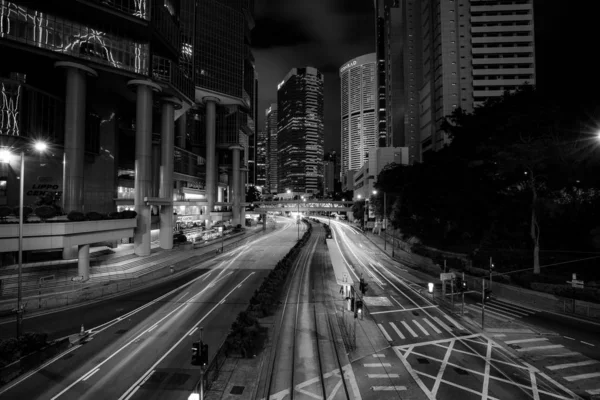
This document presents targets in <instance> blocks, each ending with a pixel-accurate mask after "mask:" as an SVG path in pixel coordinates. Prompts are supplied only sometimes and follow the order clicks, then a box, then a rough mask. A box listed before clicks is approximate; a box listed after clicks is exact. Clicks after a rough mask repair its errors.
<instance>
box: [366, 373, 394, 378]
mask: <svg viewBox="0 0 600 400" xmlns="http://www.w3.org/2000/svg"><path fill="white" fill-rule="evenodd" d="M399 377H400V375H398V374H367V378H372V379H376V378H399Z"/></svg>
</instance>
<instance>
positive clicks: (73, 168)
mask: <svg viewBox="0 0 600 400" xmlns="http://www.w3.org/2000/svg"><path fill="white" fill-rule="evenodd" d="M54 66H55V67H57V68H66V70H67V87H66V93H65V94H66V95H65V140H64V143H65V144H64V155H63V193H62V207H63V210H64V211H65V212H66V213H68V212H70V211H73V210H77V211H82V212H85V211H90V210H85V206H84V196H83V193H84V190H83V160H84V156H85V106H86V99H87V85H86V84H87V82H86V75H90V76H94V77H96V76H98V74H97V73H96V71H94V70H93V69H91V68H89V67H86V66H85V65H82V64H77V63H74V62H69V61H60V62H56V63H54ZM75 258H77V246H71V247H65V248H64V249H63V259H64V260H70V259H75Z"/></svg>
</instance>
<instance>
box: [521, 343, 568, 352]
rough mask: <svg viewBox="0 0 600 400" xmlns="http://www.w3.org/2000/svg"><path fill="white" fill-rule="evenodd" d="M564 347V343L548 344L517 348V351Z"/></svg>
mask: <svg viewBox="0 0 600 400" xmlns="http://www.w3.org/2000/svg"><path fill="white" fill-rule="evenodd" d="M562 347H563V345H562V344H551V345H548V346H534V347H525V348H522V349H517V351H537V350H548V349H560V348H562Z"/></svg>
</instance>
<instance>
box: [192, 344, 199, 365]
mask: <svg viewBox="0 0 600 400" xmlns="http://www.w3.org/2000/svg"><path fill="white" fill-rule="evenodd" d="M192 365H201V364H200V342H194V343H192Z"/></svg>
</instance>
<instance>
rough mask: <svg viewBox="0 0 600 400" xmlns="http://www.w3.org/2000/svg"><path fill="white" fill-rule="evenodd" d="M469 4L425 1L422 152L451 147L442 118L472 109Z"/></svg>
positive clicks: (457, 0) (421, 94) (458, 0)
mask: <svg viewBox="0 0 600 400" xmlns="http://www.w3.org/2000/svg"><path fill="white" fill-rule="evenodd" d="M469 3H470V2H469V0H455V1H449V0H422V1H421V21H422V27H421V29H422V31H421V33H422V40H423V43H422V48H423V59H422V60H423V71H422V73H423V83H422V87H421V92H420V96H419V97H420V99H421V100H420V102H421V120H420V125H421V127H420V129H421V151H422V157H425V156H426V154H427V152H428V151H436V150H439V149H441V148H442V147H443V146H444V145H446V144H448V143H449V139H448V137H447V135H446V134H445V133H444V132H442V131H441V130H440V124H441V122H442V121H443V118H444V117H445V116H447V115H450V114H451V113H452V112H453V111H454V110H455V109H456V108H457V107H461V108H463V109H466V110H470V109H471V107H472V100H471V97H470V96H472V87H471V74H470V71H471V48H470V32H469V29H470V24H469Z"/></svg>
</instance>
